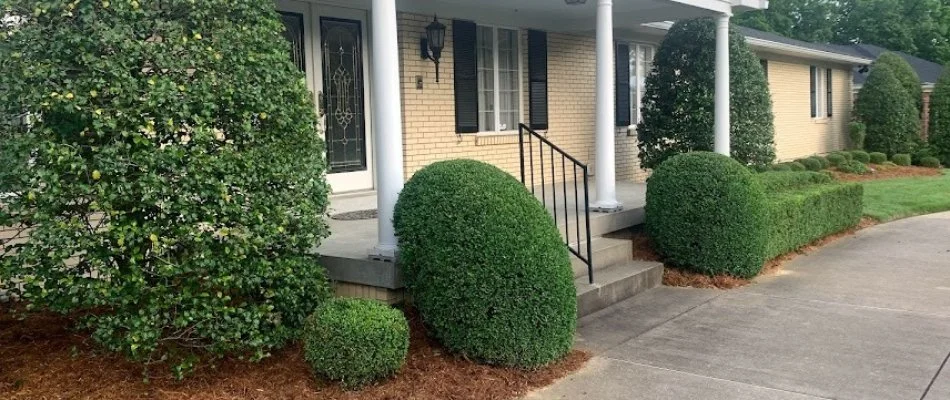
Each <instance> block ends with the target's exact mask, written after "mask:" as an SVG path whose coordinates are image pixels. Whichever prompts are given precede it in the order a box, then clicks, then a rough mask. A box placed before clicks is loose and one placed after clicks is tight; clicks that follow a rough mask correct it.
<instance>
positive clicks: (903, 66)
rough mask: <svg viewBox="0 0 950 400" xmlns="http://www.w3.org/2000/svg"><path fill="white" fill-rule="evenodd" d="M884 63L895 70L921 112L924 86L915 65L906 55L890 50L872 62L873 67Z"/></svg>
mask: <svg viewBox="0 0 950 400" xmlns="http://www.w3.org/2000/svg"><path fill="white" fill-rule="evenodd" d="M884 64H887V65H888V66H889V67H890V68H891V70H892V71H894V76H895V77H897V80H898V81H900V84H901V86H902V87H903V88H904V92H906V93H907V95H908V96H910V98H911V99H913V105H914V107H915V108H916V109H917V112H918V113H920V111H921V110H923V100H924V93H923V88H921V86H920V76H919V75H917V71H916V70H914V67H912V66H911V65H910V63H908V62H907V60H905V59H904V57H901V56H900V55H898V54H897V53H894V52H890V51H889V52H886V53H883V54H881V55H880V56H878V58H877V60H875V61H874V64H872V68H873V67H874V65H884Z"/></svg>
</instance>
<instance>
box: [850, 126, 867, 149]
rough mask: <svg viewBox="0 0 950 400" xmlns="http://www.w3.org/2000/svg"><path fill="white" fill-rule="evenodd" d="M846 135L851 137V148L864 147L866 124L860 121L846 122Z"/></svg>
mask: <svg viewBox="0 0 950 400" xmlns="http://www.w3.org/2000/svg"><path fill="white" fill-rule="evenodd" d="M848 135H849V136H850V138H851V148H853V149H855V150H861V149H863V148H864V138H865V136H866V135H867V126H865V125H864V124H862V123H860V122H852V123H850V124H848Z"/></svg>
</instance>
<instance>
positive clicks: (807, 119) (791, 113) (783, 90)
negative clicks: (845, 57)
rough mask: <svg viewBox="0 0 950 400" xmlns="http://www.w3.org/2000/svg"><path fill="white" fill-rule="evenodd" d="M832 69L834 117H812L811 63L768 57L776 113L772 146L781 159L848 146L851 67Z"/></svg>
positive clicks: (835, 67)
mask: <svg viewBox="0 0 950 400" xmlns="http://www.w3.org/2000/svg"><path fill="white" fill-rule="evenodd" d="M819 67H822V68H833V72H832V78H831V80H832V86H833V93H832V101H833V105H834V109H833V114H834V115H833V116H832V117H830V118H822V119H817V120H816V119H814V118H812V117H811V85H810V82H811V81H810V77H809V74H810V73H811V72H810V71H811V69H810V68H811V65H810V64H809V62H808V61H807V60H800V61H798V60H775V59H769V61H768V69H769V86H770V88H771V92H772V103H773V106H772V111H773V113H774V114H775V147H776V155H777V156H778V159H779V160H780V161H787V160H793V159H796V158H800V157H804V156H810V155H813V154H822V153H828V152H831V151H835V150H842V149H844V148H845V147H846V146H847V141H848V139H847V138H848V133H847V132H848V122H850V121H851V109H852V103H851V102H852V98H851V95H850V94H851V92H852V90H851V85H852V77H851V69H850V68H849V67H844V66H833V65H819Z"/></svg>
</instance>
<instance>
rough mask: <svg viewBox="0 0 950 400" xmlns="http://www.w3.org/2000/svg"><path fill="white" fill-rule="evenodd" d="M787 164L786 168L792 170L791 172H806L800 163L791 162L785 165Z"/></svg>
mask: <svg viewBox="0 0 950 400" xmlns="http://www.w3.org/2000/svg"><path fill="white" fill-rule="evenodd" d="M787 164H788V167H789V168H791V169H792V171H805V170H807V168H805V165H804V164H802V163H800V162H798V161H792V162H790V163H787Z"/></svg>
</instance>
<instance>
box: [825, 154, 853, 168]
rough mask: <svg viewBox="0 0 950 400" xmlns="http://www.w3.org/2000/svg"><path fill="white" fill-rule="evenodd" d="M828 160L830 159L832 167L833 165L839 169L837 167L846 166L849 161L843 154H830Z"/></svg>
mask: <svg viewBox="0 0 950 400" xmlns="http://www.w3.org/2000/svg"><path fill="white" fill-rule="evenodd" d="M826 158H827V159H828V162H829V163H831V165H833V166H835V167H837V166H839V165H841V164H844V163H845V162H847V161H848V159H847V158H845V156H844V155H842V154H840V153H832V154H829V155H828V157H826Z"/></svg>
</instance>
